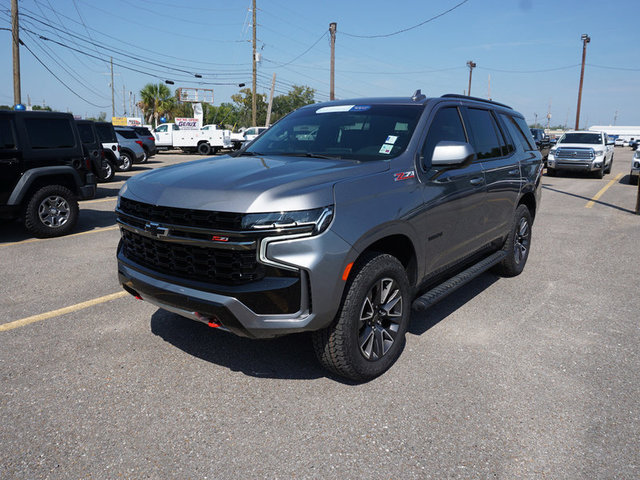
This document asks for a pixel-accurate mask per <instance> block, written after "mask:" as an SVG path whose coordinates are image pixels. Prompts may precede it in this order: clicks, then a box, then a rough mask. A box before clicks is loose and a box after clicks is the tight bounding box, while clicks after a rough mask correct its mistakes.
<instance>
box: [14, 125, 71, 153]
mask: <svg viewBox="0 0 640 480" xmlns="http://www.w3.org/2000/svg"><path fill="white" fill-rule="evenodd" d="M24 124H25V127H26V128H27V135H28V137H29V143H31V148H33V149H38V150H39V149H47V148H72V147H74V146H75V145H76V139H75V137H74V135H73V128H72V126H71V122H70V121H69V120H67V119H66V118H25V120H24Z"/></svg>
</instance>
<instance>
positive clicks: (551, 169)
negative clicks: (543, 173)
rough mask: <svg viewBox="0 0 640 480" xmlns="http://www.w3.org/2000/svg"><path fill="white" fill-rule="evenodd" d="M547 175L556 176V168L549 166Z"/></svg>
mask: <svg viewBox="0 0 640 480" xmlns="http://www.w3.org/2000/svg"><path fill="white" fill-rule="evenodd" d="M547 176H548V177H555V176H556V169H555V168H549V167H547Z"/></svg>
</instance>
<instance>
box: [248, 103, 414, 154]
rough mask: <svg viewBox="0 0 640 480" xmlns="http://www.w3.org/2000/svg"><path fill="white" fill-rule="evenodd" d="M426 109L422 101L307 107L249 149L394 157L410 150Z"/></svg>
mask: <svg viewBox="0 0 640 480" xmlns="http://www.w3.org/2000/svg"><path fill="white" fill-rule="evenodd" d="M423 111H424V106H423V105H387V104H383V105H380V104H378V105H332V106H324V107H323V106H317V107H307V108H303V109H300V110H297V111H295V112H293V113H291V114H290V115H288V116H286V117H284V118H283V119H281V120H280V121H278V122H277V123H276V124H275V125H273V127H271V128H269V129H267V130H266V131H264V132H263V133H262V134H261V135H260V136H259V137H257V138H256V140H255V141H254V142H252V143H251V145H250V146H249V147H248V148H247V149H246V150H245V152H254V153H261V154H271V155H289V156H299V157H313V156H314V155H316V156H329V157H332V158H333V157H337V158H345V159H350V160H359V161H370V160H384V159H389V158H393V157H396V156H398V155H400V154H401V153H402V152H403V151H404V150H405V149H406V147H407V144H408V143H409V139H410V138H411V135H412V134H413V131H414V130H415V128H416V124H417V123H418V119H419V118H420V115H421V114H422V112H423ZM254 130H257V128H254Z"/></svg>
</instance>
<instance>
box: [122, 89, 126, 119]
mask: <svg viewBox="0 0 640 480" xmlns="http://www.w3.org/2000/svg"><path fill="white" fill-rule="evenodd" d="M122 116H123V117H126V116H127V104H126V102H125V98H124V84H122Z"/></svg>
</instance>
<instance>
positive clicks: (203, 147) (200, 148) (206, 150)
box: [198, 142, 211, 155]
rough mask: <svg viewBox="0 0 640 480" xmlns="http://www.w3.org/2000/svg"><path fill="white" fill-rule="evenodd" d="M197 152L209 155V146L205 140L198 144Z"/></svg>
mask: <svg viewBox="0 0 640 480" xmlns="http://www.w3.org/2000/svg"><path fill="white" fill-rule="evenodd" d="M198 153H199V154H200V155H209V153H211V146H210V145H209V144H208V143H207V142H202V143H201V144H200V145H198Z"/></svg>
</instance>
